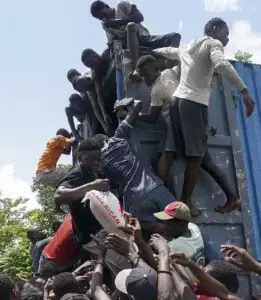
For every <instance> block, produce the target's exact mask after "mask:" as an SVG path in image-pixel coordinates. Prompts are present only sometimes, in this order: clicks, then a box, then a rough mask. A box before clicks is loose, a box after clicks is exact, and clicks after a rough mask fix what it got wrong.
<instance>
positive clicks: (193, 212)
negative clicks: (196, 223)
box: [185, 199, 202, 217]
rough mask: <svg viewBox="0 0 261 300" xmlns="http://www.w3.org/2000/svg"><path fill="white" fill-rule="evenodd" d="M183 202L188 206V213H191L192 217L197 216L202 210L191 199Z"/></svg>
mask: <svg viewBox="0 0 261 300" xmlns="http://www.w3.org/2000/svg"><path fill="white" fill-rule="evenodd" d="M185 203H186V204H187V206H188V207H189V209H190V214H191V216H192V217H197V216H199V215H201V214H202V211H201V210H200V209H198V208H196V206H195V205H194V204H193V203H192V200H191V199H190V200H188V201H186V202H185Z"/></svg>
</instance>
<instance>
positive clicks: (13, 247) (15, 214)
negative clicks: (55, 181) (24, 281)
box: [0, 165, 70, 277]
mask: <svg viewBox="0 0 261 300" xmlns="http://www.w3.org/2000/svg"><path fill="white" fill-rule="evenodd" d="M59 167H60V168H66V169H67V170H69V168H70V166H64V165H61V166H59ZM32 190H33V191H34V192H36V193H37V202H38V203H39V208H37V209H33V210H28V207H27V202H28V199H22V198H19V199H9V198H3V197H1V194H0V272H5V273H7V274H9V275H11V276H13V277H14V276H17V275H22V276H29V275H31V273H32V263H31V258H30V255H29V244H30V243H29V240H28V239H27V234H26V231H27V228H29V227H38V228H40V229H41V230H44V231H46V232H51V224H52V222H53V221H54V220H56V219H57V220H58V219H61V217H62V216H61V215H57V214H56V213H55V212H54V203H53V196H54V193H55V189H54V188H52V187H48V186H43V185H41V184H38V183H36V182H35V180H34V182H33V185H32Z"/></svg>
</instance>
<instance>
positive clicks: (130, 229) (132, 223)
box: [119, 212, 143, 243]
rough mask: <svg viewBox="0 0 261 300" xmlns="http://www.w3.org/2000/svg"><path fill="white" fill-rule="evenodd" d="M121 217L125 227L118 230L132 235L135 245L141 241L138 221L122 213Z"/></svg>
mask: <svg viewBox="0 0 261 300" xmlns="http://www.w3.org/2000/svg"><path fill="white" fill-rule="evenodd" d="M123 216H124V219H125V224H126V226H125V227H122V226H121V227H119V229H120V230H122V231H123V232H125V233H126V234H130V235H132V236H133V237H134V239H135V242H136V243H138V242H140V241H143V237H142V230H141V225H140V222H139V220H138V219H137V218H135V217H133V216H132V215H130V214H129V213H127V212H124V214H123Z"/></svg>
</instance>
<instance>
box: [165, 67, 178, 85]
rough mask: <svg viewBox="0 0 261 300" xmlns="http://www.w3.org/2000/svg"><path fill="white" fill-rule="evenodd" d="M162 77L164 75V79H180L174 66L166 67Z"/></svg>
mask: <svg viewBox="0 0 261 300" xmlns="http://www.w3.org/2000/svg"><path fill="white" fill-rule="evenodd" d="M161 77H162V81H163V82H164V81H166V80H167V81H169V80H172V81H177V80H178V75H177V68H175V69H174V68H173V69H166V70H164V71H162V72H161Z"/></svg>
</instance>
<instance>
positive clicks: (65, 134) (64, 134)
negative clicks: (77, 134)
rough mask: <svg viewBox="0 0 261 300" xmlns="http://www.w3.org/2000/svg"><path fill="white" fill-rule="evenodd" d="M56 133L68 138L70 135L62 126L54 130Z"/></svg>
mask: <svg viewBox="0 0 261 300" xmlns="http://www.w3.org/2000/svg"><path fill="white" fill-rule="evenodd" d="M56 135H61V136H64V137H66V138H68V139H69V138H70V137H71V134H70V133H69V131H68V130H66V129H64V128H60V129H58V130H57V131H56Z"/></svg>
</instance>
